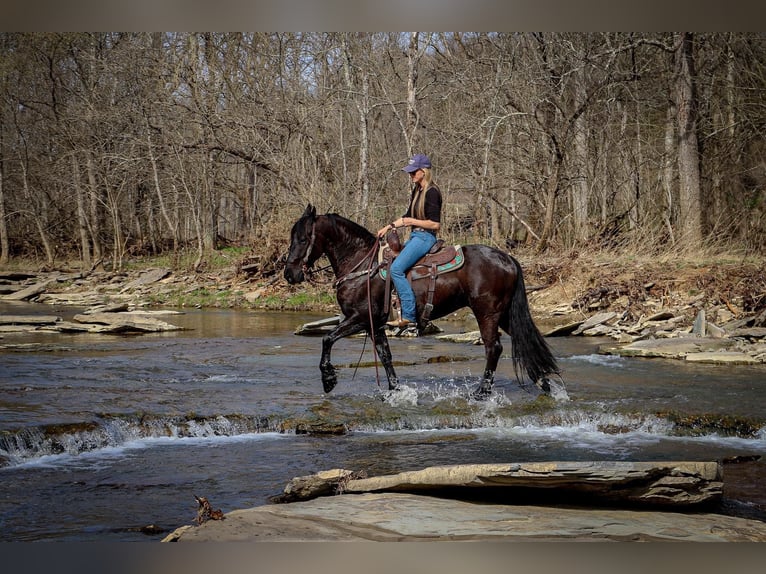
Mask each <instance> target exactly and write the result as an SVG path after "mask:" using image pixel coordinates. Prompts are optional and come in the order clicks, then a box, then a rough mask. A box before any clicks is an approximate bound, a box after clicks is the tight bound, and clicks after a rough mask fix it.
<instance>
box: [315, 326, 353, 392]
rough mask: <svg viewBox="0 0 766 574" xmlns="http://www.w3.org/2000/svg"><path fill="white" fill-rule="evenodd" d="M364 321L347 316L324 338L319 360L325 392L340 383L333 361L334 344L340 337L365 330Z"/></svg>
mask: <svg viewBox="0 0 766 574" xmlns="http://www.w3.org/2000/svg"><path fill="white" fill-rule="evenodd" d="M363 328H364V327H363V323H361V322H359V321H358V320H352V319H351V318H346V319H344V320H343V321H341V323H340V324H339V325H338V326H337V327H335V329H333V330H332V331H331V332H330V333H328V334H327V335H325V336H324V337H323V338H322V358H321V359H320V361H319V370H320V371H321V373H322V386H323V387H324V392H325V393H329V392H330V391H332V390H333V389H334V388H335V385H337V384H338V375H337V374H336V373H335V367H333V365H332V363H331V361H330V360H331V354H332V346H333V345H334V344H335V342H336V341H337V340H338V339H342V338H344V337H348V336H350V335H354V334H355V333H358V332H360V331H362V330H363Z"/></svg>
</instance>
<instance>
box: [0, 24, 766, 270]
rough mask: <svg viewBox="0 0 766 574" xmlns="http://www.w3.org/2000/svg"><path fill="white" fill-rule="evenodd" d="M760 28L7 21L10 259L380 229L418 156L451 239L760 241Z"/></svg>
mask: <svg viewBox="0 0 766 574" xmlns="http://www.w3.org/2000/svg"><path fill="white" fill-rule="evenodd" d="M765 40H766V37H765V36H764V35H763V34H746V33H711V34H707V33H706V34H703V33H663V34H643V33H642V34H636V33H634V34H629V33H599V34H596V33H588V34H585V33H581V34H574V33H571V34H565V33H495V34H489V33H425V32H415V33H375V34H369V33H300V34H298V33H32V34H24V33H2V34H0V46H1V50H0V97H1V98H2V100H1V105H0V264H9V263H10V262H13V261H14V260H16V259H26V260H28V259H30V258H31V259H33V260H37V261H39V262H40V263H41V264H43V265H48V266H54V265H57V264H59V263H61V262H62V261H69V262H72V261H76V262H79V263H78V264H79V265H80V266H81V267H82V268H86V269H87V268H93V267H95V266H101V265H109V266H110V267H111V268H112V269H120V268H122V266H123V265H125V263H126V261H128V260H130V259H131V258H134V257H143V256H146V255H157V254H167V255H178V254H179V253H181V252H184V253H187V254H188V253H192V254H194V257H195V258H196V261H197V264H200V263H202V262H204V260H205V258H206V257H207V256H208V255H209V254H210V253H211V252H212V250H214V249H218V248H220V247H222V246H225V245H240V246H257V247H254V248H255V249H258V250H260V251H261V252H262V253H264V254H274V255H275V256H278V254H279V253H281V252H282V251H283V250H284V248H285V246H286V243H287V241H288V234H289V229H290V226H291V225H292V223H293V221H294V220H295V219H296V218H297V217H298V216H299V215H300V214H301V213H302V211H303V209H304V208H305V206H306V204H307V203H308V202H311V203H313V204H315V205H316V206H317V208H318V209H319V210H320V211H334V212H338V213H340V214H342V215H344V216H346V217H349V218H351V219H353V220H355V221H358V222H359V223H361V224H363V225H365V226H366V227H368V228H369V229H371V230H373V229H377V228H378V227H380V226H381V225H382V224H383V223H385V222H388V221H389V220H390V219H391V218H392V217H394V216H395V215H400V214H401V213H402V211H403V209H404V207H405V204H406V200H407V196H408V193H409V191H408V188H407V184H408V179H407V178H406V177H405V175H404V174H403V173H402V172H401V171H400V168H401V167H402V166H403V165H404V164H405V162H406V160H407V158H408V156H409V155H411V154H413V153H418V152H425V153H427V154H429V155H430V156H431V159H432V161H433V163H434V168H435V170H434V171H435V175H436V180H437V183H438V184H439V185H440V187H441V189H442V192H443V194H444V198H445V212H444V225H443V232H442V235H443V236H444V237H445V238H447V239H448V240H452V241H456V242H464V243H465V242H469V241H470V242H474V241H478V242H484V243H490V244H493V245H497V246H500V247H504V248H505V247H508V246H511V245H516V244H524V245H526V246H529V247H530V248H532V249H536V250H539V251H540V252H544V251H546V250H554V249H581V250H586V249H596V248H605V247H607V248H617V249H619V248H623V249H640V250H642V251H644V252H651V251H655V250H656V251H657V252H662V251H663V250H668V249H682V248H689V247H691V248H697V247H699V246H705V245H724V246H727V247H729V248H734V249H736V250H741V251H744V252H750V253H762V252H763V250H764V247H766V161H765V160H766V140H764V133H766V41H765Z"/></svg>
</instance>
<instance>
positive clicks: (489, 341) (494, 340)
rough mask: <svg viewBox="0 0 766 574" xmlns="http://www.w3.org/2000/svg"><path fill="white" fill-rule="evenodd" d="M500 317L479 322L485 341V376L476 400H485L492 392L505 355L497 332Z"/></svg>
mask: <svg viewBox="0 0 766 574" xmlns="http://www.w3.org/2000/svg"><path fill="white" fill-rule="evenodd" d="M497 325H498V317H497V316H490V317H484V318H483V319H481V320H479V332H480V333H481V338H482V340H483V341H484V356H485V363H484V376H483V377H482V379H481V384H480V385H479V388H478V389H476V390H475V391H474V392H473V397H474V398H475V399H485V398H487V397H488V396H489V395H490V393H491V392H492V385H493V384H494V382H495V371H496V370H497V363H498V361H499V360H500V355H502V353H503V345H502V343H500V333H499V332H498V330H497Z"/></svg>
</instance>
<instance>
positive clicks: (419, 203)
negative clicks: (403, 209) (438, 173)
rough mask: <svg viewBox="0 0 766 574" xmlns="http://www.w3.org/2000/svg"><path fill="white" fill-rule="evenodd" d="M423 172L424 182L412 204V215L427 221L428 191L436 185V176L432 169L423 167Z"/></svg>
mask: <svg viewBox="0 0 766 574" xmlns="http://www.w3.org/2000/svg"><path fill="white" fill-rule="evenodd" d="M420 169H421V170H422V172H423V181H422V182H421V184H420V186H419V187H420V188H419V189H418V191H417V194H416V195H415V198H414V201H413V202H412V215H413V217H415V219H425V218H426V209H425V205H426V191H428V189H429V188H430V187H431V186H432V185H434V174H433V172H432V171H431V168H430V167H421V168H420Z"/></svg>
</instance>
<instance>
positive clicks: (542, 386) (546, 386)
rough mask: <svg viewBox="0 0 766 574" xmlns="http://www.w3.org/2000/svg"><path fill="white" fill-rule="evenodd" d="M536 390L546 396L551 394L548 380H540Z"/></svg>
mask: <svg viewBox="0 0 766 574" xmlns="http://www.w3.org/2000/svg"><path fill="white" fill-rule="evenodd" d="M537 386H538V388H539V389H540V390H541V391H542V392H544V393H545V394H546V395H550V394H551V383H550V381H549V380H548V379H540V380H538V381H537Z"/></svg>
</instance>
